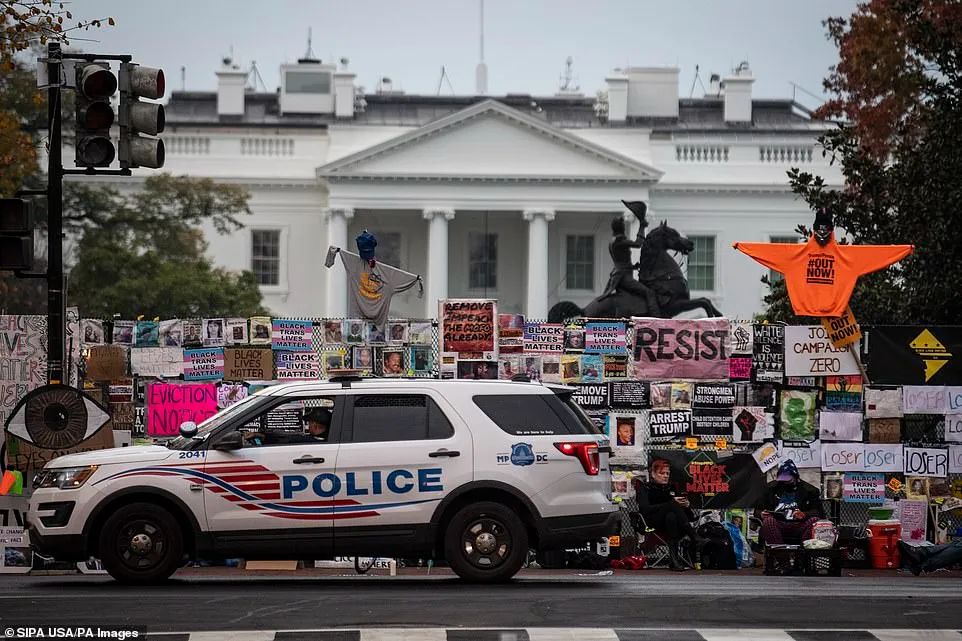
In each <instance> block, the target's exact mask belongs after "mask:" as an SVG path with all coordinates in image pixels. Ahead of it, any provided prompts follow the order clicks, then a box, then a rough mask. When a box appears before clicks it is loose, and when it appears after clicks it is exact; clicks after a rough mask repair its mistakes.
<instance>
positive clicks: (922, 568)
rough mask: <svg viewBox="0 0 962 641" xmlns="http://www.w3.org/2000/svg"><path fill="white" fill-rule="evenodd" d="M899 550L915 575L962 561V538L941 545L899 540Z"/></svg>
mask: <svg viewBox="0 0 962 641" xmlns="http://www.w3.org/2000/svg"><path fill="white" fill-rule="evenodd" d="M899 551H900V552H901V553H902V558H903V559H905V560H906V561H908V564H909V569H910V570H911V571H912V574H914V575H915V576H918V575H920V574H922V573H923V572H935V571H936V570H941V569H942V568H947V567H949V566H952V565H955V564H956V563H962V539H955V540H954V541H952V542H951V543H942V544H941V545H909V544H907V543H906V542H905V541H899Z"/></svg>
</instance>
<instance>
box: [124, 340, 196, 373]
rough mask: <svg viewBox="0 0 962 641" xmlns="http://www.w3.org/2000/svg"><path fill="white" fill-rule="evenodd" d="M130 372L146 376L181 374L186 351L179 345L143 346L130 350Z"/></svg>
mask: <svg viewBox="0 0 962 641" xmlns="http://www.w3.org/2000/svg"><path fill="white" fill-rule="evenodd" d="M130 373H131V374H136V375H137V376H144V377H147V378H149V377H153V376H156V377H163V376H180V375H181V374H183V373H184V353H183V351H182V350H181V349H180V348H179V347H142V348H135V349H132V350H130Z"/></svg>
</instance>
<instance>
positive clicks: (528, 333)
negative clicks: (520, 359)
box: [524, 323, 565, 354]
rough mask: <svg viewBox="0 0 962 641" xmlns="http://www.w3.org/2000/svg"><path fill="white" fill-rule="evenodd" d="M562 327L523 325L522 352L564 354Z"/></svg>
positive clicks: (541, 324)
mask: <svg viewBox="0 0 962 641" xmlns="http://www.w3.org/2000/svg"><path fill="white" fill-rule="evenodd" d="M564 334H565V329H564V325H562V324H561V323H525V324H524V351H525V352H531V353H534V354H561V353H562V352H564Z"/></svg>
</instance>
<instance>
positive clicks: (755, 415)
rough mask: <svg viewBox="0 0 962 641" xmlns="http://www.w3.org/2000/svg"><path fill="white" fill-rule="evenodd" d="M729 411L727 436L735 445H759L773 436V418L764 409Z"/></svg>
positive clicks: (735, 409)
mask: <svg viewBox="0 0 962 641" xmlns="http://www.w3.org/2000/svg"><path fill="white" fill-rule="evenodd" d="M730 411H731V417H732V418H731V421H729V423H728V429H727V430H726V433H727V434H730V435H731V437H732V440H733V441H734V442H736V443H761V442H762V441H764V440H765V439H769V438H773V437H774V436H775V425H774V417H773V416H772V415H771V414H769V413H768V412H766V411H765V408H764V407H758V406H746V407H741V406H738V407H735V408H734V409H733V410H730Z"/></svg>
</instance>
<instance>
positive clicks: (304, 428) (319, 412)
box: [239, 396, 335, 447]
mask: <svg viewBox="0 0 962 641" xmlns="http://www.w3.org/2000/svg"><path fill="white" fill-rule="evenodd" d="M334 407H335V406H334V397H332V396H326V397H320V398H309V399H298V400H296V401H287V402H283V403H281V404H280V405H275V406H274V407H272V408H271V409H269V410H267V411H266V412H262V413H261V414H259V415H258V416H256V417H254V418H253V419H251V420H250V421H248V422H247V423H245V424H244V425H243V426H242V427H240V428H239V429H240V431H241V432H242V433H243V434H244V444H245V447H262V446H270V445H311V444H323V443H327V442H328V441H329V440H330V437H331V429H332V428H333V426H334V412H335V409H334ZM325 425H326V428H325V427H324V426H325Z"/></svg>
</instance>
